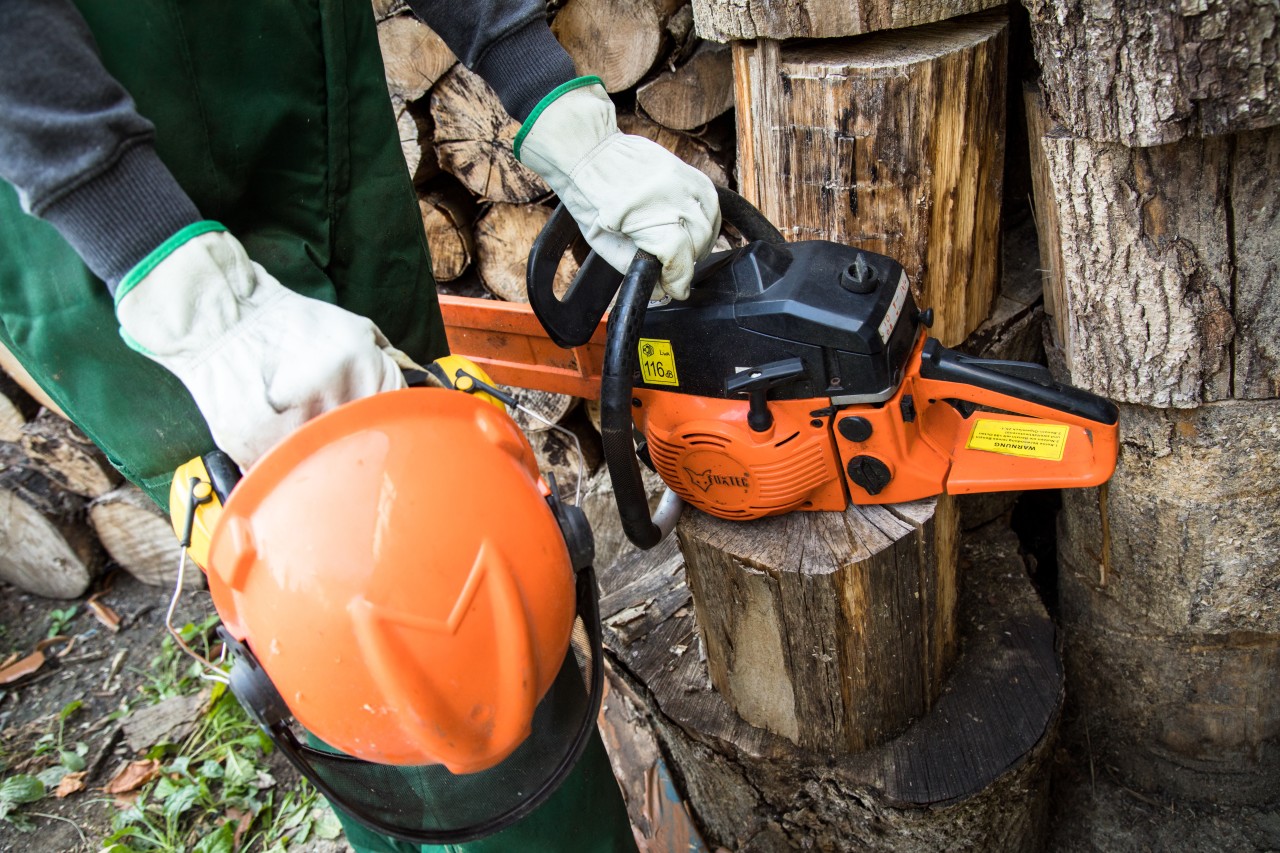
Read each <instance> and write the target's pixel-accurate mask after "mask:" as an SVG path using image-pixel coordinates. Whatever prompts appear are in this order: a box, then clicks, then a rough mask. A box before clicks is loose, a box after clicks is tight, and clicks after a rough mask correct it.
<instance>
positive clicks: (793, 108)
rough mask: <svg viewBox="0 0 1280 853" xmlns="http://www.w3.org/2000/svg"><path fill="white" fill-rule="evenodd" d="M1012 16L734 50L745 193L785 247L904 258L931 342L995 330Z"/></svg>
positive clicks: (997, 15)
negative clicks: (792, 243) (809, 244)
mask: <svg viewBox="0 0 1280 853" xmlns="http://www.w3.org/2000/svg"><path fill="white" fill-rule="evenodd" d="M1007 30H1008V28H1007V22H1006V17H1005V15H1004V14H1003V13H986V14H982V15H978V16H973V17H969V18H964V19H960V20H955V21H948V22H946V23H942V24H930V25H926V26H921V27H916V28H913V29H910V30H901V31H894V32H885V33H877V34H875V35H873V36H869V37H866V38H862V39H851V40H847V41H832V42H820V43H800V44H798V45H795V46H792V45H779V44H778V43H777V42H773V41H760V42H757V43H749V44H743V45H740V46H735V55H734V67H735V78H736V91H737V103H738V109H737V113H736V115H737V121H738V175H739V183H740V186H741V192H742V194H743V195H744V196H746V198H747V199H748V200H750V201H752V202H753V203H755V204H756V206H757V207H759V208H760V209H761V211H763V212H764V214H765V215H766V216H767V217H768V218H769V219H770V220H771V221H772V222H773V223H774V224H775V225H777V226H778V227H779V228H780V229H781V230H782V232H783V233H784V234H785V235H787V237H788V239H795V240H807V239H824V240H834V241H836V242H840V243H846V244H853V245H858V246H861V247H864V248H867V249H870V250H872V251H875V252H879V253H881V254H885V255H889V256H890V257H893V258H895V259H897V260H898V261H899V262H900V263H901V264H902V265H903V267H904V268H905V269H906V271H907V275H908V276H909V277H910V279H911V282H912V285H913V288H914V289H915V296H916V300H917V303H918V304H919V305H920V307H921V308H926V307H932V308H933V309H934V311H935V315H936V318H937V319H936V322H935V325H934V327H933V334H934V336H936V337H937V338H938V339H939V340H941V341H942V342H943V344H945V345H947V346H955V345H956V344H959V343H960V342H961V341H963V340H964V339H965V338H966V337H967V336H968V334H969V333H970V332H971V331H973V330H974V329H976V328H977V327H978V326H979V325H981V324H982V322H983V321H985V320H986V319H987V315H988V312H989V310H990V307H991V302H992V299H993V298H994V295H995V290H996V286H997V277H998V269H999V263H998V261H999V214H1000V206H1001V182H1002V177H1003V162H1004V134H1003V129H1004V114H1005V111H1004V90H1005V54H1006V49H1007Z"/></svg>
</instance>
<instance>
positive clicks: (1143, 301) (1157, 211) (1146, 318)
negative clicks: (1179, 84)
mask: <svg viewBox="0 0 1280 853" xmlns="http://www.w3.org/2000/svg"><path fill="white" fill-rule="evenodd" d="M1027 111H1028V117H1029V122H1030V127H1029V135H1030V140H1031V148H1032V159H1033V164H1034V168H1035V174H1034V179H1033V181H1034V185H1035V196H1036V210H1037V221H1038V222H1039V223H1040V245H1041V254H1042V260H1043V267H1044V269H1045V270H1046V276H1047V280H1046V285H1045V289H1046V302H1047V310H1048V311H1049V312H1050V313H1051V314H1053V326H1054V331H1055V338H1056V340H1057V342H1058V345H1059V346H1061V348H1062V350H1063V358H1064V361H1065V365H1066V369H1067V371H1068V372H1069V374H1070V380H1071V381H1072V382H1073V383H1074V384H1076V385H1080V386H1082V387H1085V388H1088V389H1089V390H1091V391H1094V392H1095V393H1098V394H1101V395H1103V396H1106V397H1110V398H1112V399H1114V400H1117V401H1121V402H1128V403H1138V404H1142V405H1146V406H1177V407H1191V406H1197V405H1200V404H1201V403H1207V402H1213V401H1218V400H1227V399H1231V398H1255V399H1256V398H1266V397H1275V396H1277V393H1278V392H1280V344H1278V343H1277V340H1276V334H1275V331H1276V329H1277V328H1280V273H1278V267H1280V265H1278V262H1277V256H1278V254H1280V253H1278V251H1277V250H1280V227H1278V226H1280V221H1278V220H1277V217H1278V216H1280V213H1277V208H1278V206H1280V187H1277V185H1276V182H1275V181H1274V180H1269V179H1268V177H1267V176H1269V175H1274V174H1275V172H1274V170H1275V169H1276V168H1277V166H1280V130H1266V131H1257V132H1253V133H1247V134H1239V135H1236V136H1229V137H1217V138H1213V139H1192V140H1187V141H1185V142H1180V143H1177V144H1173V145H1164V146H1159V147H1156V148H1128V147H1125V146H1123V145H1119V144H1114V143H1099V142H1093V141H1090V140H1087V139H1083V138H1080V137H1077V136H1073V135H1071V134H1070V133H1069V132H1067V131H1066V129H1065V128H1063V127H1062V126H1060V125H1055V124H1053V123H1052V122H1051V121H1049V120H1048V118H1047V116H1046V114H1045V112H1044V108H1043V103H1042V102H1041V101H1040V99H1039V98H1038V97H1037V96H1036V95H1035V93H1034V91H1032V92H1031V93H1030V95H1029V97H1028V98H1027Z"/></svg>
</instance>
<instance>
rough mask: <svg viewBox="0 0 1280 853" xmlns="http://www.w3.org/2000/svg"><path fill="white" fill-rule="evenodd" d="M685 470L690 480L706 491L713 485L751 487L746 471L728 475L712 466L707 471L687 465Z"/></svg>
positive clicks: (744, 488) (739, 487)
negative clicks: (720, 472) (696, 469)
mask: <svg viewBox="0 0 1280 853" xmlns="http://www.w3.org/2000/svg"><path fill="white" fill-rule="evenodd" d="M684 472H685V474H687V475H688V476H689V482H691V483H693V484H694V485H695V486H697V487H698V488H699V489H702V491H704V492H709V491H711V487H712V486H729V487H731V488H736V489H743V490H746V489H750V488H751V481H750V480H749V479H747V474H746V472H745V471H744V472H743V473H742V474H740V475H736V476H726V475H724V474H718V473H716V472H714V471H712V470H711V469H710V468H708V469H707V470H705V471H694V470H693V469H691V468H688V467H686V468H685V469H684Z"/></svg>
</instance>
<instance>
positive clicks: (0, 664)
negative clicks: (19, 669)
mask: <svg viewBox="0 0 1280 853" xmlns="http://www.w3.org/2000/svg"><path fill="white" fill-rule="evenodd" d="M20 657H22V654H21V653H19V652H12V653H10V655H9V656H8V657H7V658H5V659H4V660H3V661H0V669H4V668H5V667H8V666H11V665H12V664H13V662H14V661H16V660H17V659H18V658H20Z"/></svg>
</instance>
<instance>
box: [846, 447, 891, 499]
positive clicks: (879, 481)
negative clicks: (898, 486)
mask: <svg viewBox="0 0 1280 853" xmlns="http://www.w3.org/2000/svg"><path fill="white" fill-rule="evenodd" d="M849 479H850V480H853V482H855V483H857V484H858V485H859V486H862V488H864V489H866V490H867V494H869V495H878V494H880V492H882V491H884V487H885V486H887V485H889V481H890V480H892V479H893V472H892V471H890V470H889V466H888V465H886V464H884V463H883V462H881V461H880V460H879V459H877V458H875V457H874V456H855V457H853V458H852V459H850V460H849Z"/></svg>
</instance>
